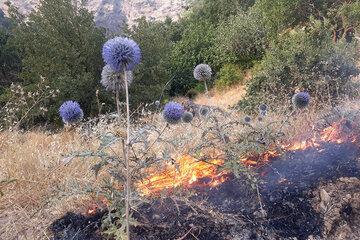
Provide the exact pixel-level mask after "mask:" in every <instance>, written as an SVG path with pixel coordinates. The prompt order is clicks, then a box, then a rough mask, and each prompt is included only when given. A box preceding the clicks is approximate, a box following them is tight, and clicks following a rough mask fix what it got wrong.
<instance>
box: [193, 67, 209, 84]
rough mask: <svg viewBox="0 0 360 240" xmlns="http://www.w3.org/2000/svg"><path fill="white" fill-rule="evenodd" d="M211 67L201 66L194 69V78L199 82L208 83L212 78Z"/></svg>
mask: <svg viewBox="0 0 360 240" xmlns="http://www.w3.org/2000/svg"><path fill="white" fill-rule="evenodd" d="M211 74H212V72H211V67H210V66H209V65H207V64H203V63H202V64H199V65H197V66H196V67H195V69H194V78H195V79H196V80H198V81H206V80H209V79H210V78H211Z"/></svg>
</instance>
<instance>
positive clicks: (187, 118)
mask: <svg viewBox="0 0 360 240" xmlns="http://www.w3.org/2000/svg"><path fill="white" fill-rule="evenodd" d="M193 118H194V115H193V114H192V113H191V112H185V113H184V115H183V116H182V121H183V122H185V123H189V122H191V121H192V120H193Z"/></svg>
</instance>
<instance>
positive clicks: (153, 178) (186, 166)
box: [137, 151, 227, 195]
mask: <svg viewBox="0 0 360 240" xmlns="http://www.w3.org/2000/svg"><path fill="white" fill-rule="evenodd" d="M212 155H213V157H214V159H210V160H201V159H200V160H199V159H196V158H194V157H192V156H190V155H185V156H181V157H179V158H177V159H176V162H177V163H178V168H177V167H176V166H175V165H172V164H171V165H168V166H167V167H166V169H165V170H164V171H163V172H162V173H160V174H159V173H153V174H151V175H150V176H149V177H148V178H147V179H146V180H144V181H143V182H141V183H138V185H137V186H138V190H140V191H141V192H142V194H143V195H151V193H157V192H159V191H161V190H163V189H165V190H166V189H173V188H176V187H180V186H181V185H184V186H186V187H192V186H194V185H196V183H197V180H199V179H201V178H204V177H209V178H210V181H209V182H208V183H203V185H208V186H210V187H215V186H217V185H219V184H221V183H223V182H225V181H226V180H227V178H226V177H224V175H225V174H226V171H222V172H217V168H218V167H219V166H221V165H222V164H223V162H224V160H223V159H220V158H216V156H219V155H220V153H219V152H217V151H215V152H214V153H213V154H212ZM202 156H204V155H203V154H201V155H200V157H202Z"/></svg>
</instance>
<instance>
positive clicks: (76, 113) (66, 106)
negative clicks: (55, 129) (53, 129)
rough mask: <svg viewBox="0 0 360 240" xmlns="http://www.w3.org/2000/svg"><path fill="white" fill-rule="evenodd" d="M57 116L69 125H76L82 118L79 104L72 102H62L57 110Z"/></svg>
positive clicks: (82, 114)
mask: <svg viewBox="0 0 360 240" xmlns="http://www.w3.org/2000/svg"><path fill="white" fill-rule="evenodd" d="M59 114H60V117H62V119H63V121H64V122H65V123H69V124H75V123H78V122H80V121H81V120H82V118H83V117H84V113H83V110H82V109H81V108H80V104H79V103H77V102H73V101H66V102H64V103H63V104H62V105H61V106H60V108H59Z"/></svg>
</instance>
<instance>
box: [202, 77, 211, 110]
mask: <svg viewBox="0 0 360 240" xmlns="http://www.w3.org/2000/svg"><path fill="white" fill-rule="evenodd" d="M204 85H205V91H206V96H207V99H208V104H209V107H210V108H211V103H210V94H209V90H208V87H207V84H206V80H205V81H204ZM211 110H212V109H211Z"/></svg>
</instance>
